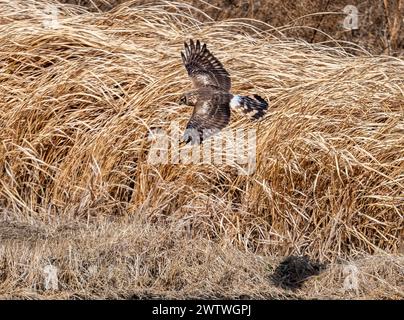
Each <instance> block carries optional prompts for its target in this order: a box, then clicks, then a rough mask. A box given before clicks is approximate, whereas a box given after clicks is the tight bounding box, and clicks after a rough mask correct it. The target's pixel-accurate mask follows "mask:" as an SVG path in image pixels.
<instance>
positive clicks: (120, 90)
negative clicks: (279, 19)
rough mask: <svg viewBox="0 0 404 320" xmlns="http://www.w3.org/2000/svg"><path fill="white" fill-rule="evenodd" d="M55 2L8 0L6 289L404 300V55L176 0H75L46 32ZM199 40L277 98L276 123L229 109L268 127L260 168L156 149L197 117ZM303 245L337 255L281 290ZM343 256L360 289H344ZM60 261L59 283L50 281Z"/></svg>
mask: <svg viewBox="0 0 404 320" xmlns="http://www.w3.org/2000/svg"><path fill="white" fill-rule="evenodd" d="M43 4H44V2H42V1H13V2H11V1H0V9H1V12H3V15H2V17H1V18H0V19H1V20H0V46H1V50H0V70H1V71H2V72H1V73H0V85H1V91H0V127H2V128H4V129H3V130H2V131H1V132H0V141H1V144H0V208H2V209H1V210H2V213H1V216H2V219H3V222H2V224H0V238H1V240H2V241H1V246H0V263H1V264H0V265H1V266H2V267H1V269H0V270H1V273H0V296H1V297H12V296H14V297H25V298H26V297H34V298H39V297H52V298H67V297H69V298H73V297H124V298H128V297H135V296H164V297H185V296H186V297H189V296H193V297H205V296H214V297H223V296H225V297H239V296H253V297H259V298H262V297H277V298H290V297H297V298H307V297H317V298H318V297H321V298H324V297H330V298H338V297H357V298H364V297H365V298H402V297H403V278H402V276H403V274H402V273H403V269H402V265H403V258H402V255H400V250H401V249H400V245H402V236H403V207H404V194H403V190H404V189H403V177H404V175H403V172H404V170H403V169H404V162H403V156H404V135H403V133H404V110H403V109H404V105H403V100H404V93H403V87H404V76H403V74H404V63H403V61H402V60H400V59H398V58H393V57H389V56H371V55H369V54H367V53H366V52H365V51H364V50H362V49H361V48H360V47H358V46H355V45H354V44H346V43H344V44H343V45H339V46H338V47H336V48H330V47H326V46H322V45H310V44H307V43H306V42H302V41H297V40H293V39H289V38H286V37H285V36H284V35H283V34H282V30H281V29H272V31H265V32H263V31H262V30H261V29H260V28H258V27H256V26H255V27H252V26H251V25H249V23H248V21H245V20H228V21H221V22H213V21H212V22H205V23H201V22H199V21H198V20H197V19H196V18H194V17H193V12H196V11H195V9H192V7H190V6H185V5H184V4H175V3H170V4H168V3H165V4H161V5H159V6H132V7H128V6H125V5H123V6H118V7H116V8H115V9H113V10H112V11H109V12H107V13H90V12H87V11H85V9H83V8H79V7H74V6H67V5H60V7H59V9H60V10H59V23H60V25H59V26H58V27H57V28H56V29H49V28H44V26H43V11H42V10H41V6H42V5H43ZM195 14H198V15H200V14H201V13H200V12H196V13H195ZM254 24H255V25H259V24H260V23H259V22H255V23H254ZM261 25H262V26H263V28H262V29H268V28H267V27H268V26H265V25H264V23H261ZM264 27H265V28H264ZM191 37H192V38H198V39H201V40H202V41H204V42H207V43H208V46H209V47H210V48H211V49H212V51H213V52H214V53H215V54H216V55H217V56H218V58H219V59H221V60H222V61H223V63H224V65H225V66H226V67H227V68H228V70H229V71H230V73H231V75H232V79H233V91H234V92H237V93H251V92H256V93H259V94H260V95H261V96H262V97H264V98H266V99H267V100H269V101H270V112H269V114H268V115H267V116H266V118H265V119H264V120H263V121H261V122H259V123H252V122H249V121H245V120H244V119H241V118H238V117H236V118H235V119H234V120H233V121H232V124H231V127H232V128H238V127H242V128H256V129H257V137H258V139H257V170H256V172H255V173H254V174H253V175H249V176H240V175H238V174H237V171H236V170H235V168H234V167H233V166H225V165H221V166H215V165H198V164H190V165H185V164H167V165H151V164H149V163H148V162H147V156H148V152H149V148H150V141H149V140H148V139H147V134H148V132H149V130H150V128H155V127H160V128H165V129H168V127H169V126H170V123H171V121H173V120H178V121H180V123H181V125H182V126H184V125H185V123H186V121H187V119H188V117H189V115H190V111H191V110H189V109H188V108H187V107H183V106H179V105H177V104H176V101H177V99H178V97H179V95H180V94H181V93H182V92H183V91H184V90H185V89H187V88H189V80H188V79H187V76H186V72H185V71H184V68H183V67H182V65H181V59H180V56H179V51H180V50H181V48H182V43H183V41H184V40H185V39H188V38H191ZM343 46H349V48H350V50H357V51H360V52H361V55H360V56H354V55H352V54H349V53H347V51H346V50H345V49H344V48H343ZM401 248H402V247H401ZM292 254H293V255H307V256H309V257H310V258H311V259H312V260H313V261H314V260H319V261H321V262H327V263H329V264H328V267H327V269H326V271H324V272H323V273H320V274H319V275H318V276H315V277H313V278H310V279H309V280H308V281H307V282H306V283H305V284H304V286H303V287H302V288H299V289H297V290H295V291H291V290H288V289H284V288H280V287H277V286H276V285H275V284H273V283H272V282H271V280H270V278H271V277H270V275H271V273H272V272H273V270H275V268H276V265H277V264H278V263H279V262H280V260H281V259H282V257H285V256H289V255H292ZM370 255H372V256H370ZM342 260H343V261H349V263H351V264H355V265H356V266H357V267H358V268H359V271H360V275H361V277H362V278H360V279H362V280H360V281H359V282H360V285H359V288H358V290H356V291H353V292H352V291H343V290H342V286H343V281H344V277H345V276H346V275H345V276H344V274H343V272H342V271H341V270H342V269H343V267H344V264H343V263H342V264H341V261H342ZM49 263H52V264H53V265H55V266H57V267H58V268H59V281H60V288H59V289H60V290H59V291H57V292H54V291H45V290H44V288H43V279H42V278H43V274H42V270H43V267H44V266H45V265H46V264H49Z"/></svg>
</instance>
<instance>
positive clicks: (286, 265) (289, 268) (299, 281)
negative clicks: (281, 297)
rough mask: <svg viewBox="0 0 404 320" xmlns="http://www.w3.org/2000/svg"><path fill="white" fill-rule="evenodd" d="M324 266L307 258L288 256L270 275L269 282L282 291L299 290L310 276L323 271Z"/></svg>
mask: <svg viewBox="0 0 404 320" xmlns="http://www.w3.org/2000/svg"><path fill="white" fill-rule="evenodd" d="M325 268H326V265H325V264H322V263H319V262H317V261H311V260H310V259H309V257H307V256H301V257H299V256H289V257H287V258H285V259H284V260H283V261H282V262H281V263H280V264H279V265H278V266H277V267H276V269H275V271H274V272H273V274H272V275H271V281H272V282H273V283H274V285H276V286H277V287H281V288H283V289H289V290H296V289H300V288H301V287H302V285H303V283H304V282H305V281H306V280H307V279H309V278H310V277H311V276H316V275H318V274H320V273H321V272H322V271H324V270H325Z"/></svg>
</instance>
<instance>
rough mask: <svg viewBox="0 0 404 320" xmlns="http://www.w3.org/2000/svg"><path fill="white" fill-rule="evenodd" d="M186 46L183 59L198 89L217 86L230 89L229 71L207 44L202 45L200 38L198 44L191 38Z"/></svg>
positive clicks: (182, 54)
mask: <svg viewBox="0 0 404 320" xmlns="http://www.w3.org/2000/svg"><path fill="white" fill-rule="evenodd" d="M184 46H185V53H183V52H181V57H182V61H183V62H184V66H185V68H186V69H187V72H188V75H189V76H190V78H191V80H192V83H193V85H194V87H195V88H196V89H199V88H201V87H207V86H215V87H218V88H220V89H222V90H224V91H230V87H231V81H230V75H229V73H228V72H227V71H226V69H225V68H224V67H223V65H222V64H221V63H220V61H219V60H217V59H216V58H215V56H214V55H213V54H211V53H210V51H209V50H208V49H207V48H206V44H204V45H203V46H201V43H200V42H199V40H197V41H196V44H195V43H194V41H193V40H190V43H189V44H187V43H184Z"/></svg>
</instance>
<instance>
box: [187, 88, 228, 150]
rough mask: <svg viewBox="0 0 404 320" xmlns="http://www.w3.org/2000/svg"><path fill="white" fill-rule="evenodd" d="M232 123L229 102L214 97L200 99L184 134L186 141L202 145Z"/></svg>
mask: <svg viewBox="0 0 404 320" xmlns="http://www.w3.org/2000/svg"><path fill="white" fill-rule="evenodd" d="M229 122H230V107H229V102H228V101H223V99H222V98H220V97H215V96H212V97H211V98H209V99H199V100H198V102H197V104H196V106H195V107H194V112H193V113H192V116H191V119H189V122H188V124H187V128H186V130H185V133H184V138H183V139H184V141H185V142H186V143H188V142H191V143H192V144H199V143H202V141H203V140H205V139H207V138H209V137H210V136H212V135H214V134H215V133H217V132H219V131H220V130H221V129H223V128H224V127H226V126H227V124H228V123H229Z"/></svg>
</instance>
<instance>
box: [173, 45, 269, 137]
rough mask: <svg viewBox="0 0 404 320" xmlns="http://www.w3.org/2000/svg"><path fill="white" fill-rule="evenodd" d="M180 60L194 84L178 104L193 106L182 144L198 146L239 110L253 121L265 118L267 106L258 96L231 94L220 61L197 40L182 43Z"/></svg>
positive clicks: (228, 82)
mask: <svg viewBox="0 0 404 320" xmlns="http://www.w3.org/2000/svg"><path fill="white" fill-rule="evenodd" d="M184 47H185V52H182V51H181V57H182V61H183V63H184V66H185V69H186V70H187V72H188V75H189V77H190V78H191V81H192V84H193V90H192V91H189V92H186V93H185V94H183V95H182V96H181V98H180V100H179V104H185V105H188V106H192V107H194V110H193V113H192V116H191V118H190V119H189V122H188V124H187V126H186V130H185V133H184V137H183V141H184V142H185V143H188V142H191V143H192V144H195V143H196V144H198V143H201V142H202V141H203V140H205V139H207V138H209V137H210V136H212V135H213V134H215V133H217V132H219V131H220V130H221V129H223V128H224V127H226V126H227V125H228V123H229V122H230V113H231V112H230V111H231V110H234V111H241V112H243V113H244V114H246V115H250V116H251V117H252V118H253V119H259V118H261V117H263V116H264V114H265V112H266V110H267V108H268V103H267V102H266V101H265V100H264V99H263V98H261V97H260V96H258V95H255V94H254V95H253V96H241V95H233V94H232V93H230V88H231V80H230V75H229V73H228V72H227V71H226V69H225V68H224V67H223V65H222V64H221V63H220V61H219V60H218V59H217V58H216V57H215V56H214V55H213V54H212V53H211V52H210V51H209V50H208V49H207V48H206V44H203V45H201V43H200V42H199V40H197V41H196V43H195V42H194V41H193V40H192V39H191V40H190V43H189V44H187V43H186V42H185V43H184Z"/></svg>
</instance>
